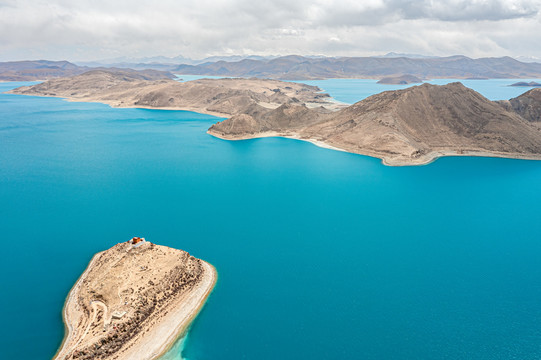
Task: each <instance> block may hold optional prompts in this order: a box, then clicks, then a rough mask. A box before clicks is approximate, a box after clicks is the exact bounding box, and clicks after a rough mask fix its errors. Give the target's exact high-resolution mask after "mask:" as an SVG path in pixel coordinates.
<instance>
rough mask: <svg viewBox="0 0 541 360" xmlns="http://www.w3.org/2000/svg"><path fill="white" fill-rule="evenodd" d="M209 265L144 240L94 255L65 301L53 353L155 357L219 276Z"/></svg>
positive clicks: (75, 356)
mask: <svg viewBox="0 0 541 360" xmlns="http://www.w3.org/2000/svg"><path fill="white" fill-rule="evenodd" d="M216 277H217V275H216V271H215V270H214V268H213V267H212V266H211V265H209V264H208V263H206V262H204V261H202V260H199V259H196V258H194V257H193V256H190V254H188V253H187V252H185V251H182V250H176V249H172V248H168V247H165V246H159V245H155V244H152V243H150V242H146V241H145V240H144V239H141V238H133V239H132V240H130V241H129V242H125V243H120V244H117V245H115V246H113V247H112V248H110V249H108V250H106V251H103V252H100V253H98V254H96V255H95V256H94V258H93V259H92V261H91V262H90V264H89V265H88V267H87V269H86V270H85V272H84V273H83V274H82V275H81V277H80V278H79V280H78V281H77V283H76V284H75V286H74V287H73V289H72V290H71V291H70V293H69V296H68V298H67V300H66V304H65V306H64V314H63V315H64V322H65V325H66V336H65V338H64V341H63V343H62V345H61V348H60V349H59V351H58V353H57V354H56V356H55V357H54V359H55V360H60V359H65V360H72V359H81V360H82V359H101V360H106V359H118V360H122V359H126V360H128V359H141V360H147V359H156V358H158V357H159V355H161V354H162V353H164V352H165V351H166V350H167V348H168V346H170V345H171V344H172V343H173V342H174V341H175V340H176V338H177V337H178V336H179V335H182V333H183V332H184V331H185V330H186V329H187V327H188V325H189V324H190V322H191V321H192V320H193V318H194V317H195V316H196V315H197V313H198V312H199V309H200V308H201V307H202V305H203V304H204V302H205V300H206V298H207V296H208V295H209V294H210V292H211V290H212V288H213V287H214V284H215V282H216Z"/></svg>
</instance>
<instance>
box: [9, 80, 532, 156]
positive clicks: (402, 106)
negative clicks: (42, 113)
mask: <svg viewBox="0 0 541 360" xmlns="http://www.w3.org/2000/svg"><path fill="white" fill-rule="evenodd" d="M12 93H16V94H26V95H38V96H57V97H66V98H68V99H70V100H74V101H97V102H104V103H107V104H110V105H111V106H117V107H143V108H159V109H184V110H193V111H198V112H203V113H208V114H214V115H219V116H224V117H226V116H227V117H229V118H228V119H226V120H224V121H222V122H218V123H217V124H215V125H213V126H212V127H211V128H210V129H209V131H208V132H209V134H211V135H214V136H217V137H220V138H224V139H229V140H239V139H249V138H257V137H266V136H284V137H294V138H298V139H302V140H307V141H311V142H315V143H317V144H319V145H322V146H327V147H332V148H335V149H340V150H344V151H348V152H352V153H358V154H364V155H369V156H374V157H378V158H381V159H382V160H383V162H384V163H385V164H388V165H420V164H426V163H428V162H430V161H432V160H434V159H436V158H438V157H441V156H446V155H472V156H473V155H476V156H498V157H511V158H524V159H541V89H532V90H530V91H528V92H527V93H525V94H523V95H521V96H519V97H517V98H514V99H510V100H508V101H499V102H494V101H490V100H488V99H486V98H485V97H483V96H482V95H481V94H479V93H477V92H475V91H474V90H471V89H469V88H467V87H465V86H463V85H462V84H461V83H451V84H448V85H443V86H438V85H431V84H423V85H420V86H414V87H410V88H407V89H403V90H397V91H386V92H383V93H380V94H376V95H373V96H371V97H369V98H367V99H364V100H362V101H359V102H357V103H355V104H353V105H351V106H346V105H345V104H338V103H336V102H333V101H332V99H330V97H329V95H327V94H323V93H321V92H320V89H319V88H317V87H315V86H309V85H305V84H299V83H292V82H282V81H278V80H263V79H201V80H196V81H190V82H185V83H180V82H177V81H173V80H170V79H159V80H152V79H142V78H141V76H140V75H136V74H133V73H129V72H128V73H126V72H109V71H103V70H96V71H90V72H87V73H84V74H81V75H77V76H74V77H71V78H62V79H53V80H49V81H46V82H44V83H41V84H37V85H34V86H30V87H21V88H18V89H14V90H13V91H12Z"/></svg>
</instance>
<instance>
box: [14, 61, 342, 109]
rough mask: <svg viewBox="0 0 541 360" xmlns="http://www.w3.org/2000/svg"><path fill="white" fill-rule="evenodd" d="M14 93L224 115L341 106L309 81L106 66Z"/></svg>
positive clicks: (116, 105)
mask: <svg viewBox="0 0 541 360" xmlns="http://www.w3.org/2000/svg"><path fill="white" fill-rule="evenodd" d="M157 73H160V72H157ZM11 93H14V94H24V95H37V96H55V97H64V98H67V99H69V100H72V101H93V102H103V103H107V104H109V105H111V106H114V107H140V108H159V109H174V110H192V111H197V112H201V113H207V114H212V115H218V116H231V115H233V114H236V113H238V112H241V111H242V110H244V109H245V108H247V107H249V106H251V105H255V104H258V105H260V106H262V107H264V108H269V109H274V108H277V107H279V106H280V105H282V104H284V103H304V104H307V106H310V107H315V106H321V105H324V106H327V107H330V108H336V107H337V104H336V103H335V102H333V101H332V100H331V99H330V97H329V95H328V94H323V93H321V89H319V88H318V87H316V86H310V85H305V84H298V83H289V82H282V81H277V80H264V79H201V80H195V81H189V82H184V83H181V82H178V81H174V80H170V79H163V78H162V79H159V80H155V79H153V78H149V77H143V76H142V75H141V73H139V72H126V71H106V70H94V71H89V72H87V73H84V74H81V75H78V76H74V77H69V78H61V79H52V80H49V81H46V82H43V83H41V84H37V85H33V86H28V87H20V88H17V89H14V90H12V91H11Z"/></svg>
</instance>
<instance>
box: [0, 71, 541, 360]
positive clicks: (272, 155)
mask: <svg viewBox="0 0 541 360" xmlns="http://www.w3.org/2000/svg"><path fill="white" fill-rule="evenodd" d="M342 81H344V82H348V81H347V80H342ZM336 84H337V85H340V86H347V85H344V83H343V82H338V83H336ZM17 85H18V84H15V83H4V84H0V90H1V91H4V90H7V89H9V88H11V87H15V86H17ZM485 86H487V87H488V88H490V89H491V91H492V90H493V88H491V87H490V86H489V84H488V83H487V84H485ZM322 87H323V88H324V89H326V90H327V91H331V93H333V94H334V92H333V91H334V88H333V83H332V82H328V83H326V85H325V86H322ZM494 88H498V89H500V88H501V87H497V86H495V87H494ZM376 89H377V88H376V87H375V88H374V89H373V91H376ZM506 89H507V88H506ZM525 90H526V89H523V90H522V91H525ZM350 91H354V90H350ZM363 91H364V90H363ZM338 92H339V91H338V89H337V93H338ZM487 96H488V95H487ZM342 100H343V101H345V100H344V99H342ZM0 108H1V109H2V116H1V117H0V229H1V230H2V232H1V234H2V245H3V246H2V251H3V256H2V260H3V261H1V262H0V271H1V272H2V274H3V275H4V276H3V277H2V279H3V280H2V296H0V312H1V314H0V315H1V316H2V321H3V322H2V324H3V325H4V326H2V327H1V330H0V331H1V333H0V358H2V359H4V358H5V359H42V358H49V357H51V356H52V355H53V353H54V352H55V350H56V348H57V346H58V345H59V343H60V341H61V339H62V335H63V327H62V321H61V315H60V312H61V308H62V304H63V302H64V298H65V296H66V295H67V293H68V291H69V289H70V288H71V286H72V285H73V283H74V282H75V280H76V279H77V277H78V276H79V275H80V273H81V272H82V271H83V270H84V268H85V266H86V265H87V262H88V261H89V260H90V258H91V257H92V255H93V254H94V253H95V252H97V251H100V250H103V249H106V248H108V247H110V246H112V245H113V244H115V243H117V242H119V241H124V240H127V239H129V238H130V237H132V236H144V237H146V238H147V239H148V240H150V241H153V242H156V243H159V244H164V245H168V246H173V247H177V248H182V249H185V250H187V251H189V252H191V253H192V254H193V255H195V256H197V257H201V258H203V259H205V260H207V261H209V262H211V263H212V264H214V265H215V266H216V267H217V269H218V271H219V282H218V285H217V287H216V289H215V291H214V293H213V294H212V296H211V297H210V299H209V301H208V303H207V305H206V306H205V308H204V310H203V311H202V313H201V315H200V316H199V317H198V319H197V320H196V321H195V323H194V326H193V327H192V329H191V332H190V335H189V337H188V340H187V342H186V347H185V349H184V356H185V357H187V358H188V359H191V360H204V359H234V360H237V359H299V358H301V357H302V358H304V357H306V358H312V359H351V358H355V359H512V358H515V359H539V358H541V326H540V325H539V324H541V306H540V305H539V301H540V300H539V299H541V267H540V266H539V263H540V260H541V222H540V221H539V220H540V216H539V206H540V205H539V204H540V203H541V189H540V188H539V182H540V181H541V162H535V161H521V160H509V159H490V158H444V159H440V160H438V161H436V162H435V163H433V164H430V165H428V166H422V167H402V168H391V167H385V166H383V165H381V164H380V162H379V160H377V159H373V158H369V157H365V156H359V155H353V154H346V153H341V152H335V151H331V150H326V149H321V148H318V147H315V146H313V145H311V144H309V143H304V142H301V141H295V140H288V139H280V138H267V139H256V140H248V141H240V142H228V141H222V140H219V139H215V138H213V137H211V136H209V135H207V134H206V133H205V131H206V129H207V128H208V127H209V126H210V125H211V124H212V123H214V122H215V121H217V120H218V119H217V118H214V117H211V116H207V115H200V114H195V113H191V112H182V111H159V110H142V109H112V108H109V107H108V106H106V105H101V104H89V103H69V102H65V101H63V100H60V99H53V98H37V97H24V96H16V95H7V94H0Z"/></svg>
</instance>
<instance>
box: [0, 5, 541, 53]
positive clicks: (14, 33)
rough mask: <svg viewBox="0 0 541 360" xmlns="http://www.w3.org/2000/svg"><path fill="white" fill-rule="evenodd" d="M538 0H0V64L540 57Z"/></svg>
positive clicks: (540, 17) (540, 23)
mask: <svg viewBox="0 0 541 360" xmlns="http://www.w3.org/2000/svg"><path fill="white" fill-rule="evenodd" d="M540 10H541V0H492V1H490V0H469V1H468V0H447V1H442V0H367V1H358V0H310V1H309V0H296V1H291V0H275V1H267V2H257V1H253V0H182V1H178V0H156V1H152V2H149V1H141V0H131V1H127V0H114V1H111V0H77V1H73V0H49V1H41V0H27V1H17V0H7V1H6V0H0V60H15V59H22V58H49V59H71V60H83V59H85V60H93V59H100V58H111V57H116V56H121V55H127V56H152V55H166V56H176V55H179V54H182V55H184V56H190V57H196V58H197V57H205V56H208V55H220V54H247V53H257V54H293V53H296V54H299V53H300V54H326V55H350V56H353V55H373V54H380V53H385V52H389V51H396V52H405V53H408V52H409V53H425V54H433V55H451V54H465V55H468V56H473V57H480V56H502V55H511V56H518V55H524V56H535V57H541V38H540V37H539V36H538V35H537V34H541V15H540Z"/></svg>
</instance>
